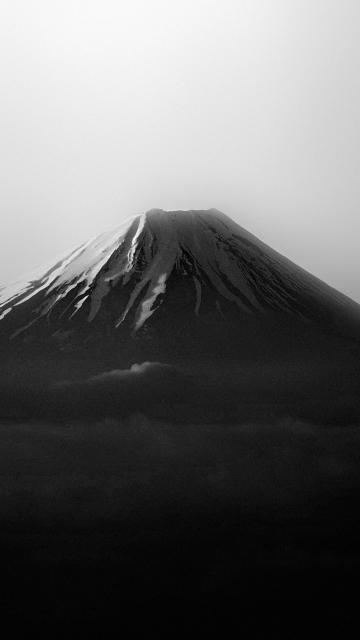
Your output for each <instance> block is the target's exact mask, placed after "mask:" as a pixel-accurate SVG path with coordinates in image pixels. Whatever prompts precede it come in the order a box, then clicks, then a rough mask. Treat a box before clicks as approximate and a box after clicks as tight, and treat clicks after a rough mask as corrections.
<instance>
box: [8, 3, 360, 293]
mask: <svg viewBox="0 0 360 640" xmlns="http://www.w3.org/2000/svg"><path fill="white" fill-rule="evenodd" d="M359 18H360V9H359V6H358V3H357V2H355V0H346V1H345V2H344V1H343V2H340V1H339V0H330V1H329V0H327V1H325V0H316V1H315V2H314V1H311V2H310V0H305V1H304V0H302V1H301V2H300V0H290V1H289V0H274V1H272V2H268V1H267V0H242V1H241V2H238V1H235V0H224V2H221V3H220V2H214V1H212V0H210V1H205V0H192V1H191V2H190V0H184V2H182V3H175V2H165V0H151V1H150V2H149V1H146V2H145V0H135V1H132V2H128V1H123V2H120V3H119V2H115V1H114V0H106V1H105V2H101V3H100V2H98V1H97V0H90V1H87V2H85V0H71V2H70V0H65V2H61V3H60V2H58V1H57V0H54V1H53V2H51V3H47V2H45V1H44V0H32V1H31V2H25V0H12V1H11V2H10V1H7V0H5V1H4V2H3V3H2V7H1V10H0V25H1V26H0V52H1V55H0V61H1V62H0V78H1V83H2V96H3V98H2V101H1V105H0V135H1V140H2V144H1V150H0V167H1V175H2V187H1V196H0V208H1V221H2V224H1V238H0V283H5V282H7V281H8V280H11V279H12V278H14V277H16V276H17V275H19V274H20V273H22V272H24V271H27V270H29V269H31V268H33V267H34V266H36V265H38V264H40V263H42V262H48V261H49V260H52V259H53V258H55V257H56V256H57V254H58V253H62V252H63V251H65V250H67V249H71V248H72V247H73V246H75V245H77V244H79V243H81V242H83V241H85V240H86V239H87V238H89V237H91V236H92V235H94V234H96V233H99V232H102V231H103V230H104V229H107V228H111V227H112V226H116V225H118V224H119V223H121V222H122V220H123V219H125V218H127V217H128V216H130V215H133V214H136V213H139V212H141V211H144V210H148V209H150V208H153V207H160V208H163V209H189V208H191V209H196V208H199V209H204V208H208V207H216V208H218V209H220V210H222V211H224V212H225V213H227V214H228V215H230V216H231V217H233V218H234V219H236V220H237V221H238V222H239V223H240V224H241V225H243V226H244V227H245V228H247V229H248V230H249V231H251V232H253V233H255V234H256V235H258V236H259V237H260V238H261V239H263V240H264V241H265V242H267V243H268V244H270V245H271V246H273V247H274V248H275V249H277V250H279V251H280V252H282V253H284V254H285V255H287V256H288V257H289V258H291V259H292V260H294V261H295V262H297V263H299V264H300V265H301V266H303V267H305V268H306V269H308V270H310V271H311V272H313V273H315V274H316V275H317V276H319V277H320V278H322V279H324V280H325V281H326V282H328V283H329V284H331V285H333V286H335V287H337V288H338V289H340V290H341V291H343V292H344V293H347V294H348V295H350V296H351V297H353V298H354V299H356V300H360V290H359V282H358V277H357V274H358V270H359V266H360V265H359V252H358V241H357V239H358V237H359V233H360V226H359V225H360V223H359V216H358V205H359V199H360V186H359V181H358V166H359V160H360V158H359V149H360V144H359V142H360V140H359V131H360V127H359V113H360V90H359V79H358V64H359V59H360V43H359V39H358V30H359V29H358V27H359Z"/></svg>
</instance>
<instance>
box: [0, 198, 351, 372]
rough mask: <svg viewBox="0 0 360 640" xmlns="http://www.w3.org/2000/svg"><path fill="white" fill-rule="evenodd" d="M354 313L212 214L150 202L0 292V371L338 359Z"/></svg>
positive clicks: (342, 299)
mask: <svg viewBox="0 0 360 640" xmlns="http://www.w3.org/2000/svg"><path fill="white" fill-rule="evenodd" d="M359 309H360V307H359V305H357V304H356V303H355V302H353V301H351V300H350V299H349V298H347V297H346V296H344V295H343V294H341V293H339V292H338V291H336V290H335V289H333V288H331V287H329V286H328V285H326V284H325V283H323V282H321V281H320V280H318V279H317V278H315V277H314V276H312V275H310V274H309V273H307V272H306V271H304V270H303V269H301V268H300V267H298V266H296V265H295V264H293V263H292V262H291V261H289V260H288V259H287V258H285V257H283V256H281V255H280V254H278V253H277V252H276V251H274V250H272V249H271V248H270V247H268V246H267V245H265V244H264V243H262V242H261V241H260V240H258V239H257V238H256V237H255V236H253V235H252V234H250V233H249V232H247V231H246V230H245V229H243V228H242V227H240V226H239V225H238V224H236V223H235V222H234V221H233V220H231V219H230V218H229V217H227V216H226V215H224V214H223V213H221V212H220V211H217V210H216V209H211V210H208V211H162V210H160V209H152V210H150V211H148V212H146V213H144V214H141V215H138V216H135V217H132V218H130V219H129V220H128V221H126V222H125V223H124V224H123V225H121V226H120V227H117V228H115V229H114V230H112V231H110V232H106V233H104V234H102V235H100V236H98V237H96V238H95V239H92V240H90V241H89V242H86V243H85V244H83V245H81V246H80V247H78V248H76V249H75V250H74V251H72V252H71V253H69V254H68V255H65V256H64V257H61V258H60V259H58V260H57V261H56V262H55V263H54V264H53V265H51V266H49V267H47V268H43V269H38V270H37V271H35V272H33V273H32V274H30V275H29V276H28V277H27V278H23V279H19V280H18V281H16V282H14V283H12V284H11V285H9V286H6V287H3V288H1V289H0V332H1V338H0V339H1V350H2V354H3V357H2V362H3V366H2V372H3V373H4V372H6V373H5V374H4V375H9V371H10V372H13V371H14V370H16V371H17V372H18V373H19V371H21V372H23V373H24V372H29V371H32V374H33V373H34V371H35V369H36V371H37V374H39V372H41V371H42V372H43V373H44V375H45V372H46V376H48V375H49V373H50V374H51V376H54V377H55V378H57V377H59V378H62V377H64V375H65V376H67V375H71V376H73V375H80V376H81V375H84V372H91V373H96V372H99V371H103V370H106V369H111V368H114V367H116V368H123V367H129V366H131V365H132V364H133V363H134V362H144V361H160V362H166V363H179V362H182V363H183V362H187V363H191V362H192V363H194V366H195V365H198V364H199V363H200V362H203V363H210V364H211V366H212V367H216V366H217V365H218V363H224V362H225V361H226V362H228V363H230V362H234V361H236V362H252V363H253V362H255V361H257V362H275V363H278V362H280V361H282V360H284V361H289V360H293V361H299V359H300V360H303V359H305V360H307V361H310V360H311V358H312V357H313V356H314V353H315V352H316V353H318V354H321V357H322V358H326V357H332V358H337V359H338V358H339V357H340V359H341V357H342V355H341V354H344V353H350V352H351V353H353V351H354V349H355V350H356V348H357V347H356V345H357V344H358V338H359V326H360V322H359V319H360V312H359ZM330 345H331V346H330ZM35 363H36V364H35Z"/></svg>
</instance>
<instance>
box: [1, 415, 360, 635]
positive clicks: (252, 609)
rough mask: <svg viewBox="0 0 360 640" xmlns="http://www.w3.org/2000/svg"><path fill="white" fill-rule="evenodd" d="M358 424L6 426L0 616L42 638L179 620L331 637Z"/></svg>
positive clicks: (348, 559) (140, 419)
mask: <svg viewBox="0 0 360 640" xmlns="http://www.w3.org/2000/svg"><path fill="white" fill-rule="evenodd" d="M359 426H360V420H359V422H357V423H352V424H348V425H342V426H324V425H319V424H316V423H310V422H305V421H304V420H294V419H291V418H289V417H283V418H282V419H275V420H269V422H268V423H267V424H266V423H264V422H263V423H262V424H257V423H255V422H246V421H245V422H242V423H240V422H238V423H228V424H219V423H212V424H210V423H209V424H200V423H196V422H194V423H192V424H191V423H190V422H187V423H186V424H174V423H168V422H166V421H163V420H162V421H161V420H156V419H153V418H149V417H147V416H145V415H144V414H141V413H137V414H132V415H129V416H128V417H127V418H121V419H119V418H102V419H99V420H97V419H94V420H90V419H87V420H84V419H81V420H79V419H77V420H76V421H74V419H72V418H70V419H68V420H64V421H62V422H60V423H59V421H58V422H46V421H45V420H41V421H39V420H32V421H31V422H23V421H19V420H18V421H14V420H9V419H8V420H5V419H3V420H2V421H1V423H0V433H1V442H2V447H1V452H0V464H1V469H2V483H1V489H0V500H1V504H2V509H1V518H0V520H1V527H0V554H1V566H2V576H1V580H0V584H1V597H2V615H3V618H4V619H5V617H6V618H10V620H11V621H12V624H13V625H14V628H15V627H16V625H18V624H21V625H24V627H25V628H31V627H34V626H35V627H38V628H39V629H40V628H41V633H50V632H51V633H52V635H53V636H55V637H57V636H56V634H57V632H59V633H60V630H61V632H62V633H64V634H69V633H70V632H71V633H76V634H77V633H78V634H80V637H83V636H82V635H81V634H85V633H92V632H97V633H98V634H100V635H98V636H96V637H103V636H102V635H101V633H103V634H106V633H107V634H108V633H110V629H111V628H112V626H113V625H114V624H115V625H119V628H120V627H121V630H122V633H124V632H127V631H131V632H133V631H135V630H139V631H142V632H145V631H146V632H148V630H149V629H155V630H156V629H158V628H161V629H163V628H165V629H166V630H167V632H168V633H174V634H175V632H176V631H177V630H179V631H181V632H182V633H184V632H185V631H186V629H187V628H188V624H189V621H190V619H194V625H199V629H202V630H203V631H204V630H207V629H210V628H217V629H219V630H221V629H222V630H223V631H224V630H226V629H227V628H228V627H229V629H230V628H231V625H232V624H234V625H235V629H237V630H238V631H239V632H240V631H241V630H243V631H244V632H245V633H250V632H251V633H252V634H253V636H254V637H257V636H256V634H257V633H258V632H259V634H260V633H268V632H269V630H272V629H275V628H277V629H278V631H279V632H284V637H289V635H290V636H291V637H303V633H305V632H306V630H307V629H308V625H309V624H310V619H313V617H314V615H315V617H316V619H317V624H319V625H320V627H319V629H320V628H321V629H322V630H323V631H324V630H326V629H327V628H329V629H330V628H331V627H332V626H333V627H334V629H337V630H338V631H339V632H342V631H344V630H345V626H344V625H346V620H347V619H349V616H352V615H353V607H355V605H356V603H357V588H356V586H355V585H356V581H357V576H358V572H359V565H360V555H359V549H358V539H359V534H360V517H359V516H358V500H359V495H360V469H359V465H358V460H359V456H360V430H359ZM259 612H261V614H262V615H261V616H260V615H259ZM312 624H314V623H313V622H312ZM289 625H290V626H289ZM194 628H195V627H194ZM312 629H315V627H313V626H312ZM47 630H48V631H47ZM290 631H291V634H290ZM286 634H288V635H286ZM297 634H299V635H297ZM61 637H64V636H61ZM258 637H264V636H263V635H259V636H258Z"/></svg>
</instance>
